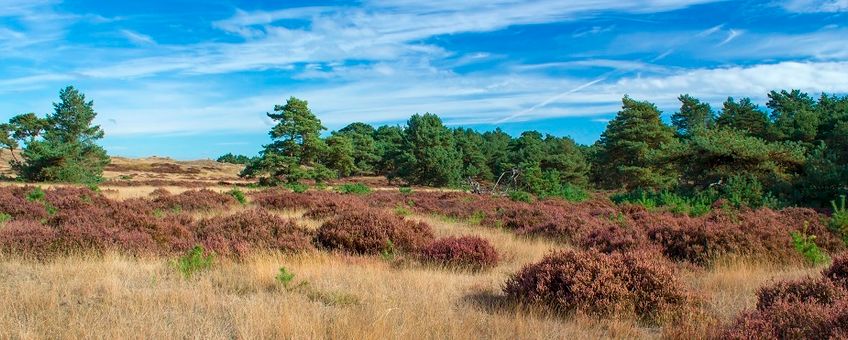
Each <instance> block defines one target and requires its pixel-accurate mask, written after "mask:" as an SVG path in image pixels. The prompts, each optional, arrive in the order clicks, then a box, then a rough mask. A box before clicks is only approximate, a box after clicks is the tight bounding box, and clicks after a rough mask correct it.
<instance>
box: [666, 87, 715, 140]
mask: <svg viewBox="0 0 848 340" xmlns="http://www.w3.org/2000/svg"><path fill="white" fill-rule="evenodd" d="M677 100H679V101H680V111H678V112H676V113H675V114H674V115H672V116H671V122H672V125H674V127H675V128H677V134H678V135H679V136H683V137H686V136H690V135H692V133H694V132H695V131H697V130H703V129H708V128H712V127H713V125H714V124H715V114H714V113H713V109H712V108H711V107H710V104H708V103H702V102H701V101H699V100H698V99H695V98H693V97H692V96H689V95H688V94H684V95H681V96H680V97H678V98H677Z"/></svg>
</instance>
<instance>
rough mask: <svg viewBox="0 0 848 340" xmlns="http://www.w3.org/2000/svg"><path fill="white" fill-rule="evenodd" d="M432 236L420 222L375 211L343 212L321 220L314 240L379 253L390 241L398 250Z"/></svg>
mask: <svg viewBox="0 0 848 340" xmlns="http://www.w3.org/2000/svg"><path fill="white" fill-rule="evenodd" d="M432 239H433V232H432V230H431V229H430V226H429V225H427V224H425V223H422V222H414V221H409V220H406V219H404V218H402V217H399V216H396V215H393V214H390V213H386V212H382V211H377V210H370V209H366V210H361V211H345V212H342V213H340V214H339V215H337V216H336V217H334V218H332V219H330V220H328V221H326V222H324V224H322V225H321V227H320V228H319V229H318V234H317V236H316V242H317V243H318V244H319V245H321V246H322V247H324V248H327V249H333V250H341V251H345V252H350V253H355V254H374V255H376V254H380V253H381V251H383V250H385V249H386V247H387V244H389V242H390V241H391V244H392V245H393V247H394V248H397V249H398V250H401V251H416V250H418V249H420V248H421V247H422V246H424V245H426V244H427V243H429V242H430V241H431V240H432Z"/></svg>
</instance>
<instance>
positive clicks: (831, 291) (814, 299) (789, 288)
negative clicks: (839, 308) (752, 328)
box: [757, 278, 848, 310]
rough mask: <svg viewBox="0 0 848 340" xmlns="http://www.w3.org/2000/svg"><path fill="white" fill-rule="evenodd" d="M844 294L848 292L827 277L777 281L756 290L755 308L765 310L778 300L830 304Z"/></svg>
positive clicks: (842, 297) (841, 297) (843, 296)
mask: <svg viewBox="0 0 848 340" xmlns="http://www.w3.org/2000/svg"><path fill="white" fill-rule="evenodd" d="M846 294H848V292H846V291H845V289H844V288H842V287H839V286H838V285H836V284H835V283H833V281H830V280H828V279H827V278H820V279H813V278H806V279H801V280H795V281H779V282H776V283H774V284H772V285H769V286H765V287H761V288H760V290H759V291H758V292H757V309H758V310H766V309H768V308H771V307H772V306H774V305H775V304H776V303H778V302H779V301H784V302H788V303H816V304H825V305H830V304H833V303H835V302H836V301H838V300H840V299H844V298H846Z"/></svg>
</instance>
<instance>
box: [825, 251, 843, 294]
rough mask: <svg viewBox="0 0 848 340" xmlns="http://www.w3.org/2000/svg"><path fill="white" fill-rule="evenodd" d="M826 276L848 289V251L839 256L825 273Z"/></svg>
mask: <svg viewBox="0 0 848 340" xmlns="http://www.w3.org/2000/svg"><path fill="white" fill-rule="evenodd" d="M822 274H823V275H824V277H825V278H827V279H828V280H830V281H833V282H834V283H836V284H837V285H840V286H842V287H843V288H845V289H848V253H846V254H843V255H841V256H837V257H835V258H834V259H833V263H832V264H831V265H830V267H828V268H827V269H826V270H825V271H824V273H822Z"/></svg>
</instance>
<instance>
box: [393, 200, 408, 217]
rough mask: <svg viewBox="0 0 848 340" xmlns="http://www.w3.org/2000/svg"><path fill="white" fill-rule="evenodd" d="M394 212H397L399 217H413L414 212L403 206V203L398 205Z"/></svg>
mask: <svg viewBox="0 0 848 340" xmlns="http://www.w3.org/2000/svg"><path fill="white" fill-rule="evenodd" d="M394 210H395V214H396V215H398V216H409V215H412V211H410V210H409V209H407V208H406V207H405V206H404V205H403V204H401V203H398V205H397V206H395V209H394Z"/></svg>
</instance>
